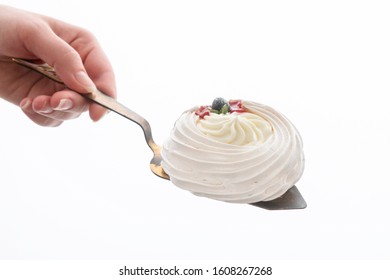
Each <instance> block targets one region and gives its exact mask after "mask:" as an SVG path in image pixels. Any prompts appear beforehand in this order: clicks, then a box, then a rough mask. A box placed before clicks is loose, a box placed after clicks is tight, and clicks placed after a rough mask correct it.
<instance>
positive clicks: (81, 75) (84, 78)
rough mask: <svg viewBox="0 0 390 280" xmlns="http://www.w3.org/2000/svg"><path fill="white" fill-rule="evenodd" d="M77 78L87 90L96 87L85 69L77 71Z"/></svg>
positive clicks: (89, 90)
mask: <svg viewBox="0 0 390 280" xmlns="http://www.w3.org/2000/svg"><path fill="white" fill-rule="evenodd" d="M75 78H76V80H77V81H78V82H79V84H80V86H81V87H83V88H84V90H85V91H86V92H93V91H94V90H95V89H96V86H95V84H94V83H93V81H92V80H91V78H90V77H89V76H88V75H87V73H85V72H84V71H80V72H77V73H76V74H75Z"/></svg>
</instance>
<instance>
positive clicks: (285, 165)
mask: <svg viewBox="0 0 390 280" xmlns="http://www.w3.org/2000/svg"><path fill="white" fill-rule="evenodd" d="M222 100H223V99H222ZM218 101H219V102H221V99H219V100H218ZM225 102H226V103H225V104H226V105H224V106H223V108H221V107H222V106H219V107H218V105H217V107H218V108H216V109H215V108H214V105H215V102H213V105H212V106H201V107H196V108H193V109H191V110H188V111H186V112H184V113H183V114H182V115H181V117H180V118H179V119H178V120H177V121H176V123H175V126H174V128H173V129H172V132H171V135H170V138H169V139H168V140H167V141H166V142H165V143H164V145H163V148H162V158H163V162H162V166H163V169H164V170H165V172H166V173H167V174H168V175H169V176H170V179H171V181H172V183H173V184H175V185H176V186H178V187H180V188H182V189H185V190H188V191H191V192H192V193H194V194H196V195H199V196H204V197H208V198H212V199H216V200H222V201H227V202H235V203H254V202H258V201H267V200H273V199H275V198H278V197H279V196H281V195H283V194H284V193H285V192H286V191H287V190H288V189H289V188H291V187H292V186H293V185H294V184H295V183H296V182H297V181H298V180H299V179H300V177H301V175H302V173H303V169H304V155H303V150H302V140H301V137H300V135H299V133H298V131H297V130H296V128H295V127H294V125H293V124H292V123H291V122H290V121H289V120H288V119H287V118H286V117H285V116H283V115H282V114H280V113H279V112H277V111H276V110H274V109H272V108H270V107H268V106H265V105H262V104H259V103H255V102H250V101H241V100H231V101H229V102H227V101H225ZM217 103H218V102H217ZM220 105H221V104H220Z"/></svg>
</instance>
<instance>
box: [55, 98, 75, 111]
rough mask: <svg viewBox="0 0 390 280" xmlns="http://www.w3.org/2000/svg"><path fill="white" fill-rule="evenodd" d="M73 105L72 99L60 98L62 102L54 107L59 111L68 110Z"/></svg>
mask: <svg viewBox="0 0 390 280" xmlns="http://www.w3.org/2000/svg"><path fill="white" fill-rule="evenodd" d="M72 107H73V102H72V100H70V99H67V98H64V99H61V100H60V103H59V104H58V105H57V107H55V108H54V110H57V111H66V110H69V109H71V108H72Z"/></svg>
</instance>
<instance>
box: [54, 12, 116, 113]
mask: <svg viewBox="0 0 390 280" xmlns="http://www.w3.org/2000/svg"><path fill="white" fill-rule="evenodd" d="M48 22H49V24H50V26H51V27H52V29H53V30H54V32H55V33H56V34H57V35H58V36H59V37H61V38H63V39H64V40H65V41H66V42H69V44H70V45H71V46H72V47H73V48H74V49H75V50H76V51H77V52H78V53H79V54H80V57H81V59H82V60H83V63H84V67H85V69H86V71H87V72H88V75H89V76H90V77H91V78H92V80H93V81H94V83H95V85H96V86H97V88H99V90H100V91H102V92H104V93H105V94H107V95H109V96H111V97H113V98H116V95H117V93H116V84H115V75H114V71H113V69H112V66H111V63H110V61H109V59H108V58H107V56H106V54H105V53H104V51H103V48H102V47H101V45H100V44H99V42H98V41H97V39H96V38H95V37H94V36H93V34H91V33H90V32H88V31H87V30H84V29H80V31H79V32H78V33H77V37H75V33H71V32H68V29H69V28H76V27H74V26H71V25H69V24H67V23H62V22H58V21H57V20H50V19H49V20H48ZM64 26H68V28H64ZM89 110H90V117H91V119H92V120H94V121H97V120H99V119H100V118H101V117H103V116H104V115H105V114H106V112H107V110H106V109H105V108H103V107H101V106H99V105H97V104H91V106H90V109H89Z"/></svg>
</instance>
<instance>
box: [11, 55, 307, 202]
mask: <svg viewBox="0 0 390 280" xmlns="http://www.w3.org/2000/svg"><path fill="white" fill-rule="evenodd" d="M12 61H13V62H14V63H16V64H18V65H21V66H24V67H26V68H28V69H31V70H34V71H36V72H37V73H40V74H41V75H43V76H45V77H47V78H49V79H51V80H53V81H55V82H57V83H60V84H64V82H63V81H62V80H61V79H60V78H59V77H58V76H57V74H56V72H55V70H54V68H53V67H51V66H50V65H48V64H46V63H44V64H36V63H32V62H30V61H27V60H24V59H19V58H12ZM81 95H82V96H84V97H85V98H87V99H89V100H90V101H93V102H95V103H97V104H99V105H101V106H103V107H105V108H107V109H108V110H111V111H113V112H115V113H117V114H119V115H121V116H123V117H125V118H127V119H129V120H131V121H133V122H135V123H136V124H138V125H139V126H140V127H141V128H142V130H143V132H144V136H145V140H146V143H147V144H148V146H149V148H150V149H151V150H152V152H153V158H152V160H151V161H150V169H151V171H152V172H153V173H154V174H155V175H157V176H158V177H160V178H163V179H167V180H169V176H168V174H166V173H165V172H164V170H163V168H162V166H161V161H162V157H161V147H160V146H158V145H157V144H156V143H155V142H154V140H153V137H152V130H151V127H150V124H149V122H148V121H147V120H146V119H144V118H143V117H141V116H140V115H138V114H137V113H135V112H133V111H132V110H130V109H129V108H127V107H126V106H124V105H122V104H120V103H119V102H118V101H116V100H115V99H114V98H112V97H110V96H108V95H106V94H104V93H102V92H101V91H99V90H96V91H94V92H91V93H86V94H84V93H83V94H81ZM251 205H253V206H256V207H260V208H263V209H268V210H287V209H304V208H306V206H307V204H306V201H305V200H304V198H303V197H302V195H301V193H300V192H299V190H298V188H297V187H296V186H293V187H291V188H290V189H289V190H288V191H287V192H286V193H285V194H283V195H282V196H281V197H279V198H277V199H274V200H271V201H259V202H256V203H251Z"/></svg>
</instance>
